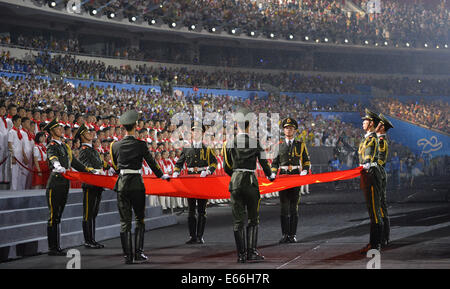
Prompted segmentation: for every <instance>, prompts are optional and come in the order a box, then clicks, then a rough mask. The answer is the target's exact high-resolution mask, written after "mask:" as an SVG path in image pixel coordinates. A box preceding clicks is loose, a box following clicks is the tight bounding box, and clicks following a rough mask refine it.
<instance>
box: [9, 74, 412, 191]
mask: <svg viewBox="0 0 450 289" xmlns="http://www.w3.org/2000/svg"><path fill="white" fill-rule="evenodd" d="M0 100H1V101H0V118H1V119H2V122H1V123H0V128H2V130H1V134H0V135H1V137H2V140H1V142H2V143H5V142H7V141H9V140H10V139H9V136H10V135H14V134H15V133H16V134H17V135H18V134H19V133H20V134H21V136H22V138H21V139H22V140H21V141H22V142H24V144H23V147H24V148H25V147H27V148H28V149H30V148H31V149H32V150H31V151H29V152H25V150H24V151H23V156H22V157H21V158H20V164H18V165H20V166H24V168H23V169H21V172H22V174H23V175H24V176H25V175H27V177H28V178H31V176H30V173H31V172H33V173H36V174H37V173H38V171H37V169H36V168H37V165H36V163H38V162H39V161H41V160H42V159H45V149H44V148H45V143H46V140H45V138H42V139H39V138H36V135H37V134H38V133H39V131H42V127H43V126H45V124H46V123H48V122H49V121H50V120H52V119H53V118H57V119H58V120H59V121H60V123H61V125H62V126H64V139H65V142H66V143H67V144H68V145H69V146H70V147H72V149H73V152H74V155H75V156H77V154H78V149H79V148H80V142H79V140H74V139H73V136H74V135H75V133H76V131H77V129H78V127H79V126H80V125H81V124H82V123H85V124H86V125H87V126H88V127H89V128H90V129H91V130H93V131H96V139H95V141H94V147H95V148H96V149H97V150H98V151H99V152H100V153H101V155H102V156H103V158H104V159H105V161H107V162H108V161H110V159H109V154H108V151H109V147H110V143H111V142H112V141H117V140H120V139H121V138H122V137H123V136H124V130H123V129H122V128H120V126H119V125H118V117H119V116H120V115H121V114H122V113H123V112H124V111H125V110H127V109H130V108H135V109H137V110H138V111H140V112H141V119H140V121H139V123H138V127H139V129H138V134H137V137H138V138H139V139H142V140H145V141H146V142H147V143H148V147H149V150H150V151H151V153H152V154H153V155H154V157H155V158H156V159H157V160H158V162H159V163H160V165H161V167H162V168H163V169H164V170H165V171H166V172H167V173H169V174H170V172H171V171H172V170H173V165H174V162H175V161H176V159H177V157H178V156H179V153H180V150H179V149H177V148H176V147H175V146H174V145H173V143H172V142H171V140H170V139H171V136H172V133H173V132H174V130H175V129H176V128H177V127H176V126H175V125H172V124H171V122H170V120H171V117H172V116H173V115H174V114H176V113H179V112H187V113H189V114H190V115H192V112H193V111H194V105H201V107H202V109H203V111H204V112H219V113H224V114H225V113H226V112H232V111H234V109H236V107H238V106H248V107H251V109H252V111H254V112H255V113H260V112H266V113H269V114H270V113H273V112H276V113H279V117H280V119H283V118H285V117H287V116H291V117H294V118H296V119H297V120H298V123H299V130H298V134H297V138H298V139H301V140H303V141H304V142H305V143H306V144H307V146H308V147H332V148H334V150H335V152H337V153H339V154H340V157H341V159H342V163H343V164H345V165H346V166H345V167H341V169H345V168H351V167H354V166H356V165H357V160H356V158H355V156H356V154H355V150H356V148H357V146H358V144H359V141H360V137H361V129H359V128H355V127H354V126H353V125H351V124H346V123H342V122H341V121H340V120H339V119H338V118H335V119H324V118H323V117H321V116H320V115H319V116H316V117H313V116H312V114H311V113H310V111H311V110H315V109H318V108H319V109H321V108H323V107H320V106H318V105H317V103H316V102H315V101H310V100H309V99H306V100H305V101H298V100H295V99H293V98H290V97H288V96H285V95H283V96H281V97H269V99H262V98H257V97H255V98H252V99H246V100H243V99H240V98H235V97H230V96H228V95H207V94H194V95H183V94H175V93H174V94H164V93H163V94H160V93H158V92H155V91H153V90H148V91H144V90H142V89H141V90H134V89H130V90H127V89H117V88H115V87H112V86H109V87H101V86H94V85H91V86H89V87H85V86H78V87H75V86H74V85H71V84H70V83H67V82H58V81H49V80H46V79H38V78H34V77H28V78H19V77H6V76H3V77H1V78H0ZM346 107H353V105H349V104H347V103H346V102H345V101H343V100H342V101H340V102H338V104H337V105H336V106H334V107H325V109H336V110H341V111H342V110H344V109H345V108H346ZM357 107H358V109H360V110H361V109H362V107H361V106H357ZM14 115H18V116H20V117H19V120H20V122H19V123H17V124H16V123H15V121H17V120H16V119H17V117H16V118H14ZM13 120H14V122H13ZM16 126H17V127H16ZM270 141H272V140H269V144H270ZM25 143H27V145H25ZM221 145H222V142H221V140H215V141H214V146H215V148H216V149H217V155H219V156H220V148H221ZM272 145H273V144H272ZM2 147H3V148H5V147H7V146H2ZM18 147H20V145H19V146H18ZM398 147H399V148H398V149H395V145H393V146H392V150H391V151H398V153H399V155H401V157H402V159H405V160H407V159H408V158H411V157H413V158H414V162H415V163H416V162H419V161H420V158H419V157H416V156H412V155H411V153H410V152H408V151H406V152H404V147H402V146H400V145H398ZM268 151H269V154H268V156H269V158H270V157H273V156H271V154H270V150H269V149H268ZM19 153H20V152H19ZM7 154H8V153H7V151H6V150H4V149H3V150H2V151H1V152H0V171H1V170H2V169H1V168H2V167H3V170H4V167H5V166H6V165H8V162H5V161H4V159H5V160H6V157H7ZM17 156H18V155H17ZM18 158H19V157H18ZM143 169H144V172H146V173H151V171H150V170H149V168H148V167H144V168H143ZM19 172H20V170H19ZM41 173H42V172H41ZM109 173H112V171H110V172H109ZM6 176H7V174H5V173H3V174H2V177H3V178H5V177H6ZM4 180H5V179H3V180H2V181H4ZM21 184H23V185H25V184H27V186H28V187H24V188H27V189H29V188H31V185H32V183H31V182H25V181H24V182H21ZM41 186H42V184H41ZM16 189H17V188H16Z"/></svg>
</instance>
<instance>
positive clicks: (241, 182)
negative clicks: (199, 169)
mask: <svg viewBox="0 0 450 289" xmlns="http://www.w3.org/2000/svg"><path fill="white" fill-rule="evenodd" d="M249 112H250V111H249V110H247V109H239V111H238V113H242V114H243V115H244V117H245V116H246V115H247V114H248V113H249ZM236 120H237V121H238V124H240V125H238V134H237V135H236V137H235V138H234V141H233V143H232V144H228V145H227V143H224V145H223V148H222V155H223V156H224V160H225V164H224V170H225V172H226V173H227V174H228V175H229V176H231V180H230V184H229V187H228V190H229V191H230V197H231V206H232V215H233V231H234V238H235V242H236V249H237V253H238V260H237V262H238V263H245V262H247V261H261V260H264V256H262V255H260V254H259V252H258V251H257V249H256V246H257V243H258V224H259V202H260V199H261V196H260V193H259V185H258V179H257V178H256V175H255V169H256V161H259V163H260V164H261V167H262V168H263V171H264V173H265V175H266V177H267V178H268V179H269V180H270V181H273V180H274V179H275V174H271V170H270V166H269V164H268V162H267V159H264V158H262V157H261V154H262V153H263V149H262V148H261V145H260V144H259V141H258V140H255V139H252V138H250V136H249V135H248V132H249V126H250V123H249V121H248V120H247V121H245V122H244V120H243V119H241V118H236ZM244 123H245V125H244V127H242V126H243V124H244ZM253 144H254V145H253ZM252 146H254V147H252ZM246 211H247V216H248V225H247V234H246V236H245V234H244V221H245V219H244V218H245V214H246ZM246 241H247V246H246Z"/></svg>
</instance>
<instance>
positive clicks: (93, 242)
mask: <svg viewBox="0 0 450 289" xmlns="http://www.w3.org/2000/svg"><path fill="white" fill-rule="evenodd" d="M91 222H92V223H91V242H92V244H94V246H95V249H102V248H105V246H104V245H103V244H100V243H98V242H97V241H95V219H92V220H91Z"/></svg>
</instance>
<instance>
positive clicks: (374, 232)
mask: <svg viewBox="0 0 450 289" xmlns="http://www.w3.org/2000/svg"><path fill="white" fill-rule="evenodd" d="M362 119H363V125H362V126H363V130H364V131H365V132H366V134H365V135H364V138H363V139H362V140H361V143H360V144H359V149H358V156H359V163H360V165H361V166H362V167H363V170H362V172H361V180H360V181H361V182H360V187H361V189H362V190H363V192H364V195H365V199H366V204H367V209H368V211H369V217H370V243H369V244H368V245H367V246H366V247H364V248H363V249H361V253H366V252H367V251H368V250H370V249H377V250H380V249H381V234H382V230H383V219H382V218H381V173H380V167H379V165H378V150H379V148H378V139H377V134H376V133H375V128H376V127H377V125H378V123H379V120H380V119H379V118H378V115H377V114H375V113H373V112H371V111H370V110H368V109H366V115H365V116H364V117H363V118H362Z"/></svg>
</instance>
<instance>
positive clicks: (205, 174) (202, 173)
mask: <svg viewBox="0 0 450 289" xmlns="http://www.w3.org/2000/svg"><path fill="white" fill-rule="evenodd" d="M210 174H211V172H210V171H209V170H206V171H202V172H201V173H200V178H204V177H206V176H208V175H210Z"/></svg>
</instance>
